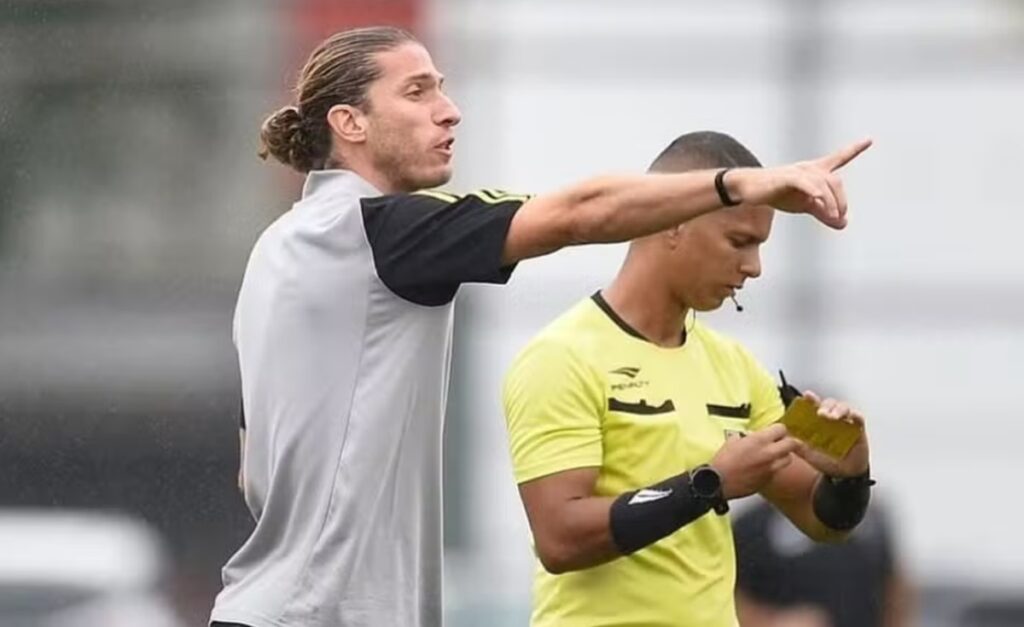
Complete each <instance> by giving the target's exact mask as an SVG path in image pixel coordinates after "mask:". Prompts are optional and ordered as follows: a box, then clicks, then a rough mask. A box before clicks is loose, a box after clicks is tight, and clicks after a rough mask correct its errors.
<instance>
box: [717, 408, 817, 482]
mask: <svg viewBox="0 0 1024 627" xmlns="http://www.w3.org/2000/svg"><path fill="white" fill-rule="evenodd" d="M799 446H800V443H799V442H798V441H797V440H795V439H794V438H791V437H789V436H788V435H787V433H786V427H785V426H783V425H781V424H774V425H772V426H770V427H768V428H766V429H761V430H760V431H755V432H754V433H751V434H750V435H748V436H746V437H744V438H729V439H727V440H726V441H725V444H723V445H722V448H720V449H718V452H717V453H716V454H715V456H714V458H713V459H712V460H711V466H712V467H714V469H715V470H717V471H718V474H720V475H721V476H722V493H723V494H724V495H725V498H727V499H738V498H742V497H744V496H748V495H750V494H753V493H754V492H757V491H759V490H760V489H761V488H762V487H763V486H764V485H765V484H766V483H767V482H768V481H769V480H770V479H771V478H772V475H774V474H775V473H776V472H777V471H779V470H781V469H783V468H785V467H786V466H788V465H789V463H790V462H791V461H792V459H793V458H792V456H791V455H790V454H791V453H793V452H795V451H796V450H797V449H798V448H799Z"/></svg>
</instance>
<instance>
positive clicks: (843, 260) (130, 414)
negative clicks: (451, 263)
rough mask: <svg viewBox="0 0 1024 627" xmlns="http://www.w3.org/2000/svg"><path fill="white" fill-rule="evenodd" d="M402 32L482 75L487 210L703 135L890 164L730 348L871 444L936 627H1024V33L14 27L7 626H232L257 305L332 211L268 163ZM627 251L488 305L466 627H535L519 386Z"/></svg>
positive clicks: (978, 16) (363, 2) (608, 6)
mask: <svg viewBox="0 0 1024 627" xmlns="http://www.w3.org/2000/svg"><path fill="white" fill-rule="evenodd" d="M374 23H391V24H397V25H401V26H405V27H407V28H409V29H411V30H413V31H414V32H416V33H417V34H418V35H420V36H421V38H422V39H423V40H424V41H425V42H426V43H427V45H428V47H430V48H431V50H432V51H433V53H434V56H435V60H436V62H437V64H438V66H439V68H440V69H441V71H442V72H444V73H445V74H447V75H448V81H449V82H448V84H449V91H450V92H451V94H452V95H453V97H454V98H455V100H456V102H457V103H458V104H459V105H460V107H461V108H462V111H463V114H464V121H463V124H462V125H461V127H460V128H459V134H458V137H459V141H458V144H457V151H456V155H457V156H456V178H455V179H454V180H453V182H452V184H451V185H450V188H451V189H452V190H454V191H460V190H466V189H471V188H473V187H477V186H487V187H503V188H506V189H510V190H515V191H526V192H543V191H547V190H551V189H554V188H556V187H558V186H560V185H564V184H567V183H570V182H572V181H574V180H577V179H580V178H583V177H586V176H589V175H592V174H597V173H605V172H639V171H643V170H644V169H645V168H646V166H647V164H648V163H649V162H650V161H651V160H652V159H653V158H654V156H655V155H656V154H657V153H658V152H659V151H660V150H661V149H662V148H663V147H664V146H665V145H667V143H668V142H669V141H671V140H672V139H673V138H675V137H676V136H677V135H679V134H681V133H683V132H687V131H691V130H698V129H714V130H721V131H725V132H728V133H730V134H732V135H734V136H735V137H737V138H738V139H739V140H740V141H742V142H743V143H745V144H746V145H747V146H748V147H750V148H751V149H752V150H753V151H754V152H755V154H757V155H758V156H759V157H760V158H761V160H762V161H763V162H765V163H779V162H782V161H785V160H793V159H799V158H807V157H811V156H816V155H817V154H819V153H821V152H823V151H827V150H830V149H832V148H834V147H837V146H839V145H841V144H843V143H845V142H847V141H849V140H853V139H856V138H859V137H861V136H865V135H870V136H872V137H874V138H875V140H876V146H875V147H874V148H873V149H872V150H871V151H870V152H869V153H868V154H866V155H865V156H864V157H863V158H862V159H861V160H859V161H858V162H856V163H855V164H853V165H852V166H851V167H850V168H849V170H848V172H847V173H846V176H847V178H846V180H847V190H848V193H849V195H850V199H851V211H852V213H851V225H850V227H849V228H848V229H847V230H846V231H845V232H843V233H841V234H834V233H829V232H825V231H824V230H823V229H819V228H816V227H815V226H814V225H813V224H811V223H810V222H809V221H808V220H801V219H797V218H791V217H787V216H781V217H780V218H779V219H778V220H777V221H776V227H775V232H774V235H773V238H772V241H771V242H770V243H769V244H768V246H767V247H766V250H765V251H764V267H765V273H764V276H763V277H762V278H761V279H760V280H759V281H756V282H754V283H753V284H752V285H750V286H749V287H748V288H747V289H745V290H744V292H743V294H742V298H741V301H742V303H743V305H744V307H745V308H746V311H745V312H744V313H742V314H737V313H735V312H734V311H733V310H732V309H731V308H730V309H729V310H728V311H726V310H723V311H721V312H716V313H714V314H709V315H707V316H706V317H704V319H705V321H706V322H709V323H710V324H712V325H714V326H716V327H717V328H719V329H721V330H723V331H725V332H727V333H729V334H731V335H733V336H735V337H737V338H739V339H741V340H742V341H744V342H745V343H746V344H747V345H748V346H750V347H751V348H752V349H753V350H754V352H755V353H756V354H757V355H758V356H759V357H760V358H761V360H762V362H763V363H764V364H765V365H766V366H767V367H768V368H769V369H770V370H773V371H774V370H777V369H778V368H783V369H784V370H785V371H786V373H787V376H788V377H789V378H790V379H791V380H792V381H794V382H796V383H797V384H798V385H801V386H802V387H813V388H816V389H818V390H820V391H822V392H825V393H827V394H832V395H838V396H841V397H844V398H848V399H850V400H851V401H853V402H854V404H855V405H857V406H859V407H861V408H862V409H863V411H864V412H865V414H866V415H867V416H868V419H869V421H870V425H871V436H872V447H873V469H874V474H875V475H876V476H877V477H878V479H879V483H880V485H879V488H878V494H879V496H880V498H881V499H882V500H884V502H885V503H886V506H887V514H888V516H889V518H890V519H891V522H892V528H893V529H894V535H895V538H896V540H895V546H896V552H897V555H898V560H899V563H900V564H901V567H902V568H903V569H904V570H905V572H906V574H907V576H908V579H909V580H910V581H911V582H912V583H913V585H914V588H915V590H916V597H917V612H916V617H915V620H914V622H913V624H920V625H926V626H943V627H944V626H950V627H952V626H968V625H971V626H974V625H977V626H1004V625H1024V535H1022V534H1021V533H1019V529H1018V527H1019V525H1018V524H1017V523H1018V521H1019V520H1020V519H1021V516H1022V515H1024V505H1022V503H1021V500H1020V498H1019V497H1013V496H1012V495H1013V494H1015V493H1019V492H1020V483H1021V482H1022V481H1024V457H1022V456H1021V455H1020V453H1019V450H1020V442H1021V440H1022V438H1024V412H1022V410H1021V406H1020V401H1019V400H1018V399H1017V397H1016V393H1017V391H1018V390H1019V388H1020V378H1021V376H1022V375H1024V251H1022V246H1021V244H1020V241H1019V240H1020V233H1021V231H1022V229H1024V210H1022V206H1021V201H1020V200H1019V198H1018V195H1019V193H1018V191H1017V189H1016V183H1017V182H1018V177H1019V176H1020V169H1021V167H1022V166H1024V158H1022V156H1021V155H1022V151H1024V123H1022V122H1021V112H1022V111H1024V3H1022V2H1020V1H1019V0H986V1H982V0H975V1H973V2H968V1H966V0H963V1H953V0H928V1H925V0H916V1H911V0H906V1H898V2H897V1H894V0H859V1H857V2H853V1H833V2H825V1H823V0H820V1H819V0H788V1H782V0H778V1H770V2H764V1H763V0H762V1H754V0H749V1H740V0H733V1H730V2H724V3H714V4H711V3H697V2H680V1H671V2H669V1H667V0H666V1H663V2H656V1H653V0H636V1H633V2H628V3H626V2H615V1H612V0H562V1H561V2H558V3H553V2H544V1H542V0H502V1H501V2H494V1H493V0H491V1H485V0H291V1H280V2H275V1H271V0H219V1H218V2H205V1H200V0H174V1H171V0H149V1H147V2H129V1H126V0H0V626H8V625H10V626H13V627H33V626H35V625H47V626H48V627H52V626H57V625H75V626H78V627H91V625H94V624H95V625H107V626H114V627H116V626H118V625H121V624H127V621H128V620H132V621H133V622H132V623H131V624H132V625H135V624H140V623H141V622H143V621H141V620H139V617H140V616H142V617H146V618H147V619H148V620H147V624H153V623H156V624H158V625H163V624H167V625H172V626H173V625H200V624H205V622H204V621H205V619H206V617H207V615H208V611H209V609H210V606H211V604H212V600H213V597H214V595H215V594H216V593H217V591H218V590H219V585H220V582H219V577H220V572H219V570H220V567H221V565H222V564H223V563H224V561H225V560H226V559H227V557H228V556H229V555H230V554H231V553H232V552H233V551H234V550H235V549H236V548H237V547H238V546H239V545H240V544H241V542H242V541H243V540H244V538H245V537H246V536H247V534H248V532H249V530H250V528H251V525H252V522H251V519H250V518H249V515H248V512H247V511H246V509H245V507H244V504H243V502H242V499H241V497H240V495H239V494H238V492H237V489H236V487H235V474H236V472H237V464H238V441H237V405H238V374H237V367H236V363H235V355H234V352H233V348H232V346H231V341H230V323H231V315H232V310H233V306H234V298H235V295H236V292H237V289H238V286H239V284H240V280H241V276H242V272H243V269H244V265H245V262H246V258H247V255H248V251H249V248H250V247H251V245H252V243H253V242H254V241H255V238H256V237H257V235H258V234H259V232H260V231H261V230H262V229H263V228H264V227H265V226H266V225H267V224H269V223H270V221H272V220H273V219H274V218H275V217H276V216H277V215H279V214H280V213H281V212H282V211H284V210H286V209H287V208H288V207H289V205H290V203H291V202H292V201H293V200H294V199H295V198H296V197H297V194H298V191H299V188H300V186H301V178H300V177H299V176H297V175H294V174H292V173H289V172H288V171H286V170H285V168H283V167H280V166H277V165H267V164H263V163H261V162H260V161H259V160H258V159H257V158H256V156H255V151H256V147H257V146H256V136H257V130H258V128H259V125H260V123H261V121H262V120H263V117H264V116H265V115H266V114H268V113H269V112H270V111H272V110H274V109H276V108H277V107H279V106H282V105H283V104H286V103H287V102H288V101H289V93H288V91H289V89H290V88H291V86H292V84H293V82H294V79H295V77H296V75H297V71H298V69H299V67H300V66H301V63H302V61H303V60H304V59H305V56H306V54H307V53H308V52H309V50H310V49H311V48H312V46H313V45H314V44H315V43H316V42H317V41H319V40H320V39H321V38H322V37H323V36H325V35H327V34H329V33H330V32H333V31H335V30H338V29H341V28H345V27H349V26H356V25H365V24H374ZM623 252H624V248H622V247H621V246H610V247H588V248H580V249H575V250H571V251H563V252H562V253H559V254H557V255H555V256H552V257H550V258H547V259H542V260H537V261H533V262H528V263H524V264H523V265H522V266H521V267H520V268H519V269H518V270H517V272H516V274H515V276H514V278H513V280H512V282H511V284H510V285H509V286H508V287H505V288H494V287H470V288H467V289H464V290H463V291H462V293H461V296H460V301H459V304H458V311H457V317H458V319H459V326H458V335H457V342H456V364H455V372H454V380H453V389H452V394H451V399H452V404H451V408H450V412H449V422H448V428H447V438H448V439H447V447H448V448H447V451H446V453H447V459H446V482H447V488H446V489H447V492H446V516H447V518H446V543H447V547H448V550H447V559H448V562H447V568H448V572H447V573H446V586H447V590H446V593H447V614H448V618H449V625H452V626H454V627H468V626H470V625H480V624H488V625H493V626H504V625H509V626H512V625H525V624H526V621H527V616H528V612H529V588H530V577H531V573H532V567H533V563H532V558H531V552H530V547H529V537H528V534H527V527H526V523H525V517H524V515H523V513H522V508H521V506H520V503H519V500H518V496H517V494H516V491H515V486H514V485H513V482H512V478H511V470H510V465H509V462H508V457H507V452H506V449H505V435H504V423H503V420H502V416H501V410H500V403H499V387H500V382H501V378H502V374H503V372H504V369H505V367H506V366H507V365H508V363H509V362H510V361H511V359H512V357H513V356H514V354H515V353H516V351H517V350H518V349H519V348H520V347H521V346H522V345H523V344H524V343H525V342H526V341H527V340H528V338H529V337H530V336H531V335H532V334H533V333H535V332H536V331H538V330H539V329H540V328H541V327H542V326H544V325H545V324H546V323H547V322H548V321H550V320H551V319H553V318H554V317H555V316H557V315H558V314H559V313H560V312H561V311H563V310H564V309H566V308H567V307H569V306H570V305H572V304H573V303H574V302H576V301H577V300H579V299H581V298H584V297H586V296H587V295H589V294H590V293H592V292H593V291H594V290H596V289H598V288H600V287H601V286H603V285H604V284H606V283H607V282H608V281H609V280H610V278H611V277H612V276H613V274H614V272H615V269H616V268H617V265H618V263H619V261H620V260H621V258H622V255H623ZM39 617H42V618H39ZM115 617H116V618H115ZM126 617H127V618H126ZM158 617H159V618H158ZM118 621H121V622H118ZM161 621H164V622H161Z"/></svg>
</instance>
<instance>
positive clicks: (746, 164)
mask: <svg viewBox="0 0 1024 627" xmlns="http://www.w3.org/2000/svg"><path fill="white" fill-rule="evenodd" d="M760 167H761V162H760V161H758V160H757V157H755V156H754V153H752V152H750V150H748V149H747V147H746V146H744V145H743V144H741V143H739V142H738V141H736V140H735V139H734V138H733V137H732V136H730V135H726V134H725V133H719V132H717V131H696V132H694V133H686V134H685V135H680V136H679V137H677V138H675V140H673V141H672V143H671V144H669V145H668V147H667V148H665V150H662V151H661V154H660V155H658V156H657V158H656V159H655V160H654V161H653V162H652V163H651V167H650V168H648V171H650V172H686V171H689V170H708V169H712V168H760Z"/></svg>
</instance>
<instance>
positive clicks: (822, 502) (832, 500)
mask: <svg viewBox="0 0 1024 627" xmlns="http://www.w3.org/2000/svg"><path fill="white" fill-rule="evenodd" d="M874 484H875V482H874V481H872V480H871V479H870V477H869V475H868V473H864V474H863V475H861V476H859V477H850V478H845V479H844V478H836V477H829V476H823V477H822V478H821V480H820V481H818V485H817V487H815V488H814V515H815V516H817V517H818V520H820V521H821V522H822V524H824V525H825V526H826V527H828V528H830V529H835V530H836V531H849V530H850V529H853V528H854V527H856V526H857V525H859V524H860V521H862V520H864V514H865V513H867V511H868V503H869V502H870V501H871V486H872V485H874Z"/></svg>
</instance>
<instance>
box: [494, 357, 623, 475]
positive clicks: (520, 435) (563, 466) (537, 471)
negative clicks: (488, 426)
mask: <svg viewBox="0 0 1024 627" xmlns="http://www.w3.org/2000/svg"><path fill="white" fill-rule="evenodd" d="M503 402H504V408H505V420H506V423H507V426H508V436H509V445H510V448H511V454H512V466H513V470H514V473H515V478H516V482H517V483H524V482H526V481H530V480H532V479H536V478H538V477H543V476H546V475H550V474H554V473H557V472H562V471H565V470H572V469H575V468H588V467H595V466H600V465H601V461H602V458H603V448H602V440H601V420H602V415H603V412H602V408H603V407H604V406H605V403H606V401H605V394H604V386H603V384H602V382H601V381H600V379H599V378H598V377H597V376H596V375H595V374H594V373H593V370H592V369H591V368H589V367H588V366H587V364H586V363H585V362H584V361H583V360H582V359H580V358H579V357H578V356H577V355H576V354H575V353H574V352H572V351H571V350H570V349H569V348H568V347H565V346H563V345H560V344H558V343H556V342H552V341H550V340H546V341H545V340H541V341H535V342H534V343H533V344H531V345H530V346H528V347H527V348H526V349H525V350H524V351H523V352H522V353H521V354H520V355H519V357H517V358H516V360H515V362H514V363H513V365H512V367H511V369H510V370H509V372H508V374H507V376H506V378H505V386H504V394H503Z"/></svg>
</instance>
